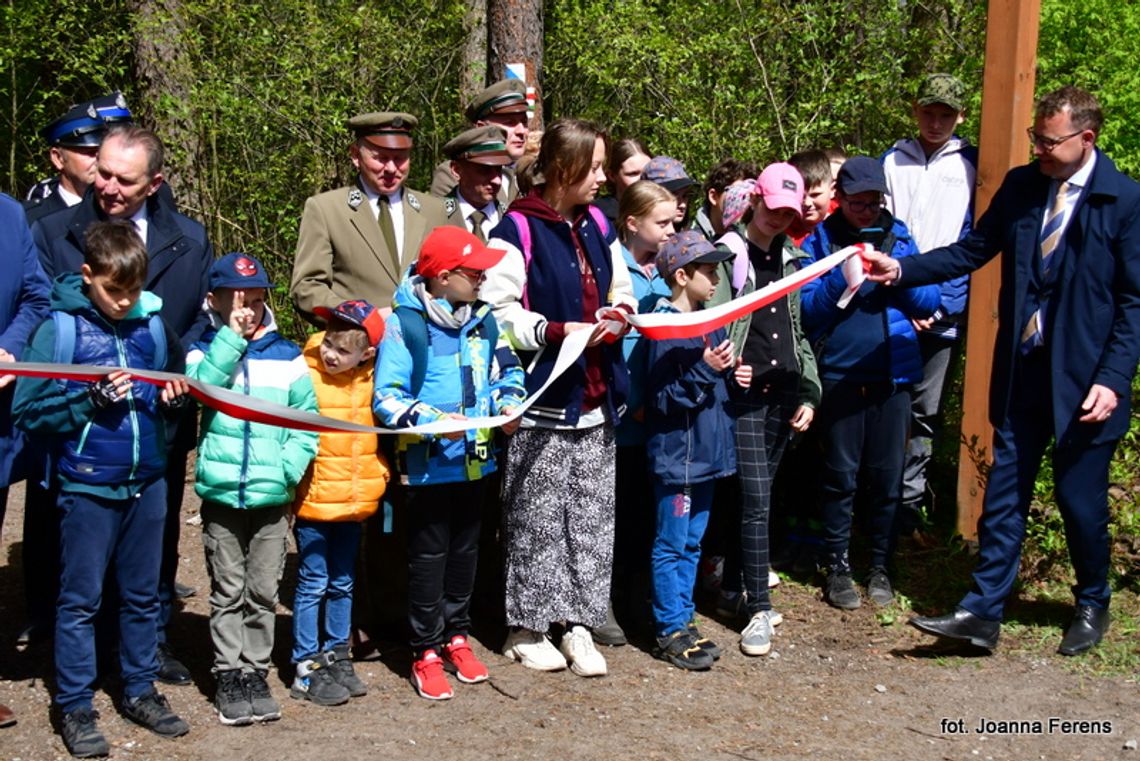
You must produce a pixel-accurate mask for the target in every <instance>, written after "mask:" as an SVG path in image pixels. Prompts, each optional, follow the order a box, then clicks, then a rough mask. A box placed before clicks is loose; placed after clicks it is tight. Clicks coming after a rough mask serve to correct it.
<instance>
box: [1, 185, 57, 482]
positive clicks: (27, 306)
mask: <svg viewBox="0 0 1140 761" xmlns="http://www.w3.org/2000/svg"><path fill="white" fill-rule="evenodd" d="M0 230H5V231H7V232H6V233H5V234H4V235H3V236H2V237H0V263H2V264H3V267H4V271H5V272H7V273H9V274H8V275H6V276H4V277H3V278H0V349H3V350H4V351H6V352H8V353H9V354H11V355H12V356H13V357H15V358H16V359H19V358H20V356H21V355H23V353H24V348H25V347H26V346H27V344H28V339H29V338H30V337H31V334H32V331H33V330H35V328H36V326H37V325H39V324H40V323H41V322H43V320H44V318H45V317H47V315H48V304H49V300H48V294H49V292H50V291H51V284H50V283H49V282H48V279H47V277H46V276H45V275H44V271H43V268H42V267H40V262H39V258H38V256H37V255H36V247H35V245H34V244H33V243H32V234H31V232H30V231H29V230H28V225H27V223H26V222H25V221H24V212H23V210H22V209H21V208H20V205H19V204H18V203H16V201H15V200H13V199H12V198H10V197H8V196H6V195H4V194H3V193H0ZM14 388H15V385H14V384H9V385H8V387H7V388H5V389H3V390H2V391H0V486H7V485H8V484H9V483H11V482H14V481H19V480H20V479H21V478H23V476H24V473H23V472H22V471H23V468H21V467H20V466H19V465H18V463H17V458H18V457H19V455H20V453H21V452H22V451H23V447H24V433H23V431H21V430H19V429H18V428H16V427H14V426H13V425H12V392H13V389H14Z"/></svg>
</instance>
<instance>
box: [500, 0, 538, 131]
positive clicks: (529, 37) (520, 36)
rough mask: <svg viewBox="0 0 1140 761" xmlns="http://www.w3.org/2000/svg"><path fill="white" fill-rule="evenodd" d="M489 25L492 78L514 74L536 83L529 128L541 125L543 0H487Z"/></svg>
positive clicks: (527, 82) (533, 83)
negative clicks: (532, 114) (532, 115)
mask: <svg viewBox="0 0 1140 761" xmlns="http://www.w3.org/2000/svg"><path fill="white" fill-rule="evenodd" d="M487 25H488V27H489V31H490V45H491V50H490V56H489V59H490V73H491V78H492V80H493V81H496V82H497V81H498V80H500V79H503V78H505V77H507V76H510V74H514V75H515V76H518V77H519V78H520V79H524V80H525V81H526V84H527V87H533V88H534V90H535V93H536V97H535V100H534V118H533V119H532V120H531V123H530V128H531V129H542V128H543V115H542V87H541V86H540V82H541V81H542V39H543V22H542V0H487Z"/></svg>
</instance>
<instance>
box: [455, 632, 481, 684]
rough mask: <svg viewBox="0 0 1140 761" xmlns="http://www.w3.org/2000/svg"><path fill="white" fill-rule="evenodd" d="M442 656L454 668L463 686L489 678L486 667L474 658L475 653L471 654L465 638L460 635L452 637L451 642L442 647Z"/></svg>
mask: <svg viewBox="0 0 1140 761" xmlns="http://www.w3.org/2000/svg"><path fill="white" fill-rule="evenodd" d="M443 655H444V657H445V658H447V660H449V661H451V663H452V665H453V666H455V676H457V677H459V681H461V682H464V683H465V684H477V683H478V682H482V681H485V680H486V679H487V678H488V677H489V676H490V674H488V673H487V667H486V666H484V665H483V664H482V663H481V662H480V661H479V659H478V658H476V657H475V653H473V652H471V646H470V645H468V644H467V638H466V637H464V636H462V635H460V634H457V635H455V636H454V637H452V638H451V642H448V643H447V644H446V645H444V646H443Z"/></svg>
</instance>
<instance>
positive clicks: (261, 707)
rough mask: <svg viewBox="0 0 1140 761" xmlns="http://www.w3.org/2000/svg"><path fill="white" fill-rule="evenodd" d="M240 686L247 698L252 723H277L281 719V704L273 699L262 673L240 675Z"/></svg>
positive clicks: (253, 672) (252, 672)
mask: <svg viewBox="0 0 1140 761" xmlns="http://www.w3.org/2000/svg"><path fill="white" fill-rule="evenodd" d="M241 681H242V685H243V686H244V687H245V694H246V695H248V696H249V705H250V708H251V709H252V716H253V720H254V721H277V720H278V719H280V718H281V704H280V703H278V702H277V701H276V700H274V699H273V693H271V692H270V691H269V683H268V682H266V681H265V672H264V671H250V672H249V673H246V674H242V677H241Z"/></svg>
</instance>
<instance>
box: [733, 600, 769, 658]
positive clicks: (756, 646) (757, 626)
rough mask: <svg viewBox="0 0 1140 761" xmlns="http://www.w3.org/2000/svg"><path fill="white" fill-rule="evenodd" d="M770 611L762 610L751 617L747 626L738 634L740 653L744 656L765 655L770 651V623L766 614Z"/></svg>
mask: <svg viewBox="0 0 1140 761" xmlns="http://www.w3.org/2000/svg"><path fill="white" fill-rule="evenodd" d="M770 612H771V611H767V610H762V611H760V612H759V613H757V614H755V615H753V616H752V619H751V620H750V621H749V622H748V626H745V627H744V631H742V632H741V633H740V652H742V653H744V654H745V655H767V654H768V651H769V650H771V649H772V623H771V621H770V620H769V616H768V614H769V613H770Z"/></svg>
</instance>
